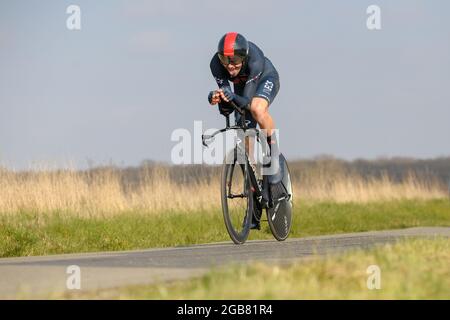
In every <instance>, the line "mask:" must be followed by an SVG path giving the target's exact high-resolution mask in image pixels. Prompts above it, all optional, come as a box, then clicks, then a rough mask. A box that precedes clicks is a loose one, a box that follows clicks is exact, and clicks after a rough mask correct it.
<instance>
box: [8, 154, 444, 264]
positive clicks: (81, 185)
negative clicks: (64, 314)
mask: <svg viewBox="0 0 450 320" xmlns="http://www.w3.org/2000/svg"><path fill="white" fill-rule="evenodd" d="M219 173H220V168H219V167H206V168H203V167H186V168H184V167H169V166H163V165H151V166H144V167H142V168H139V170H134V171H133V170H122V169H117V168H113V167H109V168H97V169H92V170H87V171H76V170H70V169H66V170H50V169H46V168H40V169H39V170H30V171H26V172H15V171H13V170H7V169H1V168H0V257H11V256H28V255H46V254H57V253H73V252H92V251H110V250H129V249H140V248H150V247H168V246H183V245H189V244H199V243H208V242H216V241H229V237H228V234H227V233H226V230H225V226H224V223H223V219H222V212H221V208H220V191H219V181H220V177H219ZM291 174H292V176H293V184H294V192H295V195H294V206H295V207H294V222H293V226H292V233H291V235H290V236H291V237H304V236H313V235H322V234H333V233H343V232H358V231H368V230H382V229H395V228H406V227H414V226H449V225H450V201H449V198H448V190H447V188H446V187H447V186H446V185H445V184H443V182H442V181H441V180H439V179H438V178H437V177H435V176H432V175H431V176H426V177H425V176H423V175H422V174H420V173H418V172H415V171H405V172H404V173H403V174H402V175H401V176H399V175H392V176H391V175H390V174H388V172H387V171H379V172H378V173H377V174H367V175H363V174H361V173H358V172H357V171H355V170H349V169H348V168H347V169H346V168H345V167H344V166H343V165H342V164H341V163H339V162H336V161H331V160H330V161H328V160H327V161H322V162H320V161H318V162H316V163H313V164H308V165H307V166H306V165H302V166H300V165H299V164H298V163H295V162H294V163H293V165H292V167H291ZM262 226H263V229H262V230H261V231H259V232H258V231H253V232H252V233H251V235H250V239H272V235H271V234H270V231H269V229H268V226H267V223H263V224H262Z"/></svg>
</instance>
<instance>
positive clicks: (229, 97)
mask: <svg viewBox="0 0 450 320" xmlns="http://www.w3.org/2000/svg"><path fill="white" fill-rule="evenodd" d="M222 92H223V97H224V98H225V99H224V100H225V101H226V102H229V101H233V100H234V98H235V97H236V95H235V94H234V92H233V91H231V88H230V87H222Z"/></svg>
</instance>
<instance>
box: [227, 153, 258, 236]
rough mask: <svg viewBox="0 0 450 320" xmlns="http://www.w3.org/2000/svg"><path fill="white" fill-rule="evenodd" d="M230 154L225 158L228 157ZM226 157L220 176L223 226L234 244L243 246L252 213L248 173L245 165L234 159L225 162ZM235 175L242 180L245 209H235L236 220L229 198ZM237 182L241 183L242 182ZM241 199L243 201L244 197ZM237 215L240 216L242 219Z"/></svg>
mask: <svg viewBox="0 0 450 320" xmlns="http://www.w3.org/2000/svg"><path fill="white" fill-rule="evenodd" d="M231 153H234V150H232V151H231V152H230V154H231ZM230 154H229V155H228V156H227V157H229V156H230ZM227 157H226V158H225V161H224V164H223V167H222V175H221V197H222V213H223V218H224V221H225V226H226V229H227V231H228V234H229V236H230V238H231V240H232V241H233V242H234V243H235V244H243V243H244V242H245V241H246V240H247V238H248V235H249V233H250V223H251V214H252V212H253V194H252V193H251V192H250V188H249V186H248V184H249V179H248V177H247V175H248V173H247V171H246V169H245V165H244V164H239V163H237V162H236V159H234V160H233V161H232V162H231V163H230V162H227ZM228 159H229V158H228ZM236 169H237V170H236ZM235 173H237V174H238V176H239V174H241V175H242V176H241V178H242V179H243V185H242V186H240V187H242V195H243V196H245V199H246V200H244V202H246V203H245V207H244V206H242V207H238V208H237V209H236V211H238V212H237V215H238V217H237V218H236V217H234V212H233V208H232V205H231V201H232V200H233V199H234V198H231V197H230V192H231V190H232V186H233V175H234V174H235ZM239 182H240V183H242V181H239ZM227 187H228V188H227ZM232 196H233V195H232ZM242 199H244V197H243V198H242ZM239 211H241V212H239ZM239 214H242V219H241V217H240V216H239ZM241 220H242V222H241Z"/></svg>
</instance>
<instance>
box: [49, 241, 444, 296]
mask: <svg viewBox="0 0 450 320" xmlns="http://www.w3.org/2000/svg"><path fill="white" fill-rule="evenodd" d="M373 265H375V266H377V267H379V271H380V273H379V275H380V278H379V279H380V282H379V283H377V282H376V280H375V279H371V280H370V281H368V280H369V277H370V276H374V275H375V273H374V271H373V270H372V269H369V270H368V267H369V266H373ZM449 265H450V240H449V239H445V238H437V239H433V240H431V239H410V240H403V241H400V242H398V243H396V244H388V245H384V246H379V247H375V248H373V249H370V250H368V251H362V250H358V251H351V252H348V253H344V254H342V255H330V256H327V257H314V258H311V259H308V260H303V261H299V262H297V263H294V264H291V265H284V266H279V265H273V264H272V265H269V264H263V263H254V264H248V265H235V266H224V267H222V268H217V269H213V270H211V271H210V272H208V273H207V274H206V275H204V276H202V277H199V278H196V279H191V280H187V281H186V280H185V281H177V282H172V283H158V284H153V285H141V286H131V287H123V288H115V289H108V290H98V291H92V292H86V293H81V294H67V295H65V296H63V297H51V298H65V299H70V298H72V299H89V298H94V299H182V300H187V299H196V300H197V299H198V300H204V299H253V300H265V299H446V300H447V299H450V271H449V268H448V266H449ZM368 282H369V285H370V287H371V288H372V290H369V288H368ZM377 284H379V285H380V286H379V289H377Z"/></svg>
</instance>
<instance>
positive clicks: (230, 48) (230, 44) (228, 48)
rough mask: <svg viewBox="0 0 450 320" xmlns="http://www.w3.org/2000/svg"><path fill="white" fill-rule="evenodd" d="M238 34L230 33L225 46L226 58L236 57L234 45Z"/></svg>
mask: <svg viewBox="0 0 450 320" xmlns="http://www.w3.org/2000/svg"><path fill="white" fill-rule="evenodd" d="M236 37H237V32H228V33H227V35H226V37H225V44H224V45H223V47H224V48H223V54H224V55H225V56H234V43H235V42H236Z"/></svg>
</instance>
